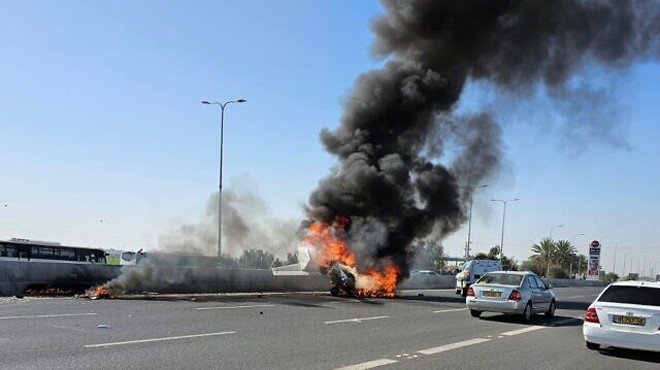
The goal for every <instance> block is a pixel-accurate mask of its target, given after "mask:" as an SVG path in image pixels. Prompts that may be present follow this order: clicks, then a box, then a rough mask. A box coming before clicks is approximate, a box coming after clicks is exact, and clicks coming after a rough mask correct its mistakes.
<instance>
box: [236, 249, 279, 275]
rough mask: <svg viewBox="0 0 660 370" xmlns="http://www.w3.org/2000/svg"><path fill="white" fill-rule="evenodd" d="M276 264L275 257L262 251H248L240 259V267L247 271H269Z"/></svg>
mask: <svg viewBox="0 0 660 370" xmlns="http://www.w3.org/2000/svg"><path fill="white" fill-rule="evenodd" d="M273 262H275V255H273V254H272V253H270V252H266V251H264V250H261V249H247V250H244V251H243V255H241V257H239V258H238V265H239V266H240V267H241V268H245V269H264V270H265V269H269V268H271V266H273Z"/></svg>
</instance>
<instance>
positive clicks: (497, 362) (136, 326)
mask: <svg viewBox="0 0 660 370" xmlns="http://www.w3.org/2000/svg"><path fill="white" fill-rule="evenodd" d="M555 291H556V293H557V296H558V299H559V302H560V303H559V309H558V310H557V316H556V317H555V318H553V319H550V320H548V319H545V318H544V317H543V316H539V317H536V318H535V319H534V320H533V321H532V322H531V323H529V324H521V323H518V322H517V321H516V320H513V319H511V318H508V317H505V316H503V315H497V314H487V313H486V314H484V315H483V317H482V318H481V319H475V318H472V317H471V316H470V315H469V313H468V311H467V310H466V309H465V305H464V303H463V299H461V298H460V297H458V296H457V295H455V294H454V292H453V291H451V290H428V291H404V292H402V293H401V294H400V295H399V297H398V298H396V299H362V300H356V299H350V298H338V297H332V296H330V295H329V294H326V293H318V294H309V293H304V294H303V293H300V294H264V295H254V294H251V295H240V294H238V295H206V296H196V299H195V300H191V299H190V296H175V297H172V296H152V297H148V298H146V299H130V300H118V299H115V300H95V301H91V300H87V299H74V298H43V299H39V298H26V299H23V300H19V299H16V298H2V299H1V300H0V368H1V369H91V368H95V369H96V368H104V369H159V370H160V369H182V368H188V369H201V368H204V369H207V368H219V369H337V368H345V369H369V368H377V369H387V370H389V369H422V368H426V369H531V368H534V369H580V370H586V369H657V368H658V364H659V363H660V358H659V356H657V355H655V354H652V353H648V352H637V351H622V350H616V351H612V350H605V351H600V352H599V351H590V350H588V349H587V348H586V347H585V345H584V341H583V339H582V328H581V325H582V320H581V319H580V316H582V315H583V314H584V310H585V309H586V307H587V306H588V304H589V303H590V302H591V301H592V300H593V299H594V298H595V296H596V295H597V294H598V293H599V291H600V288H556V289H555Z"/></svg>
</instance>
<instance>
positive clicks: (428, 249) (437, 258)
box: [414, 241, 445, 271]
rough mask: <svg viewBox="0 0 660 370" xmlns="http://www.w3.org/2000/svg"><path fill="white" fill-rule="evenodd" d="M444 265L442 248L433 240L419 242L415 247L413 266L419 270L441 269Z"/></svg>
mask: <svg viewBox="0 0 660 370" xmlns="http://www.w3.org/2000/svg"><path fill="white" fill-rule="evenodd" d="M444 265H445V253H444V248H443V247H442V245H440V244H439V243H435V242H424V241H422V242H419V243H418V244H417V247H416V248H415V263H414V266H415V268H417V269H420V270H432V271H441V270H442V268H443V267H444Z"/></svg>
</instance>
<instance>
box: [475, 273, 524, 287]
mask: <svg viewBox="0 0 660 370" xmlns="http://www.w3.org/2000/svg"><path fill="white" fill-rule="evenodd" d="M522 278H523V277H522V275H511V274H486V275H484V276H483V277H482V278H481V279H479V281H477V284H502V285H516V286H518V285H520V282H521V281H522Z"/></svg>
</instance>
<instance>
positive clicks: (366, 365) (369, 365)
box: [335, 358, 397, 370]
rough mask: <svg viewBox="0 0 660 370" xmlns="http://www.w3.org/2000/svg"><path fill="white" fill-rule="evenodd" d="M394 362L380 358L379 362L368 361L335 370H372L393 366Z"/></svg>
mask: <svg viewBox="0 0 660 370" xmlns="http://www.w3.org/2000/svg"><path fill="white" fill-rule="evenodd" d="M396 362H397V361H396V360H390V359H387V358H381V359H380V360H373V361H369V362H363V363H361V364H357V365H350V366H344V367H340V368H337V369H335V370H366V369H373V368H375V367H379V366H385V365H390V364H394V363H396Z"/></svg>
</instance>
